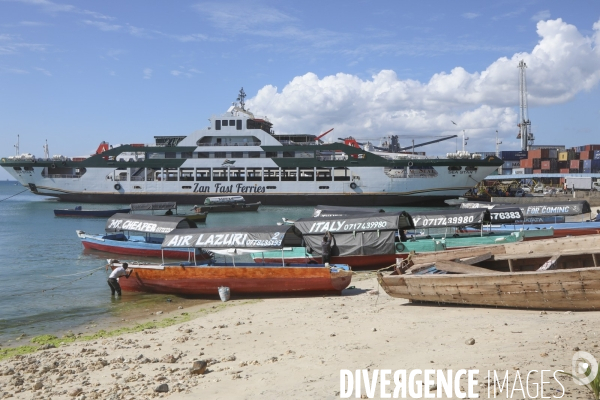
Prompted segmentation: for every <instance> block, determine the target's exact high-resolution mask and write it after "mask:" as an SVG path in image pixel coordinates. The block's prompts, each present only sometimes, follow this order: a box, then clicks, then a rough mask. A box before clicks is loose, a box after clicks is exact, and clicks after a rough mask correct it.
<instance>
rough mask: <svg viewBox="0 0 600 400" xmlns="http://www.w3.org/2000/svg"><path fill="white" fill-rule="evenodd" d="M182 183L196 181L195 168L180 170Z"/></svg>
mask: <svg viewBox="0 0 600 400" xmlns="http://www.w3.org/2000/svg"><path fill="white" fill-rule="evenodd" d="M179 180H180V181H193V180H194V168H181V169H180V170H179Z"/></svg>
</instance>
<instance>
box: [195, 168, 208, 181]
mask: <svg viewBox="0 0 600 400" xmlns="http://www.w3.org/2000/svg"><path fill="white" fill-rule="evenodd" d="M196 180H197V181H210V168H196Z"/></svg>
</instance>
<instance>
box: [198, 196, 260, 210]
mask: <svg viewBox="0 0 600 400" xmlns="http://www.w3.org/2000/svg"><path fill="white" fill-rule="evenodd" d="M260 205H261V203H260V201H259V202H256V203H246V200H245V199H244V197H243V196H219V197H207V198H206V199H205V200H204V205H201V206H194V207H193V208H192V210H194V211H196V212H199V213H209V212H212V213H215V212H238V211H257V210H258V207H260Z"/></svg>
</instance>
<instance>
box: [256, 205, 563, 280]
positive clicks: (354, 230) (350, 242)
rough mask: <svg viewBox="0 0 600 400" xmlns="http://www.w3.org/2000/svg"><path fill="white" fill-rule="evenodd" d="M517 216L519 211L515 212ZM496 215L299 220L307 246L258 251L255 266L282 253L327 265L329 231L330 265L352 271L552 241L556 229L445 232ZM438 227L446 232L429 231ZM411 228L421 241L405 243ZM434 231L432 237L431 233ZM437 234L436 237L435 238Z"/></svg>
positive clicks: (465, 211)
mask: <svg viewBox="0 0 600 400" xmlns="http://www.w3.org/2000/svg"><path fill="white" fill-rule="evenodd" d="M514 210H515V213H516V214H513V216H512V218H518V215H520V214H519V213H518V211H519V209H518V208H516V209H514ZM491 218H492V217H491V214H490V211H489V210H488V209H463V210H461V209H447V210H436V211H423V212H416V213H413V214H411V215H409V214H407V213H406V212H395V213H368V214H365V213H362V214H349V215H344V214H338V213H334V214H332V215H331V216H325V217H322V216H319V217H313V218H302V219H299V220H297V221H295V222H294V226H296V227H297V228H298V230H300V232H302V235H303V239H304V242H305V243H304V245H302V246H295V247H285V248H284V249H283V250H282V252H274V251H270V252H260V253H259V252H257V253H253V254H252V258H253V259H254V261H255V262H276V261H277V259H279V258H280V257H281V256H282V255H283V257H284V259H285V261H286V262H290V263H307V262H315V263H318V262H322V259H321V245H320V243H321V238H322V237H323V235H324V234H325V232H327V231H329V232H331V233H332V234H333V235H334V239H335V245H334V246H333V247H332V252H331V261H332V262H336V263H341V264H348V265H350V266H351V267H352V268H353V269H379V268H383V267H387V266H389V265H391V264H394V263H395V262H396V259H397V258H405V257H406V256H407V255H408V254H409V253H411V252H417V253H423V252H433V251H441V250H446V249H453V248H462V247H473V246H483V245H490V244H495V243H513V242H519V241H522V240H523V239H524V238H527V239H533V238H544V237H546V238H547V237H551V236H552V230H551V229H548V230H533V231H519V232H507V233H504V234H497V233H495V232H481V231H480V232H479V233H477V234H466V235H460V234H457V233H455V232H456V231H455V230H450V231H449V233H443V232H444V229H446V228H456V227H465V226H470V225H478V226H480V227H481V226H482V224H483V223H485V222H489V221H490V219H491ZM498 218H503V219H504V220H507V219H509V218H510V213H509V212H506V213H503V214H502V216H498ZM431 228H435V229H437V230H438V231H439V230H441V231H442V233H439V234H437V235H438V236H435V235H436V234H435V233H431V232H429V230H430V229H431ZM408 229H424V230H425V235H422V236H421V237H410V238H409V237H407V238H406V240H404V241H403V240H402V237H401V236H402V235H400V232H401V231H404V230H408ZM429 233H431V235H430V234H429ZM434 236H435V237H434Z"/></svg>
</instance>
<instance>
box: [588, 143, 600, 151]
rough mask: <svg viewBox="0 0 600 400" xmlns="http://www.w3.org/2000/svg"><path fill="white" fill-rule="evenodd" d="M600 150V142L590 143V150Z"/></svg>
mask: <svg viewBox="0 0 600 400" xmlns="http://www.w3.org/2000/svg"><path fill="white" fill-rule="evenodd" d="M597 150H600V144H590V151H597Z"/></svg>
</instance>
